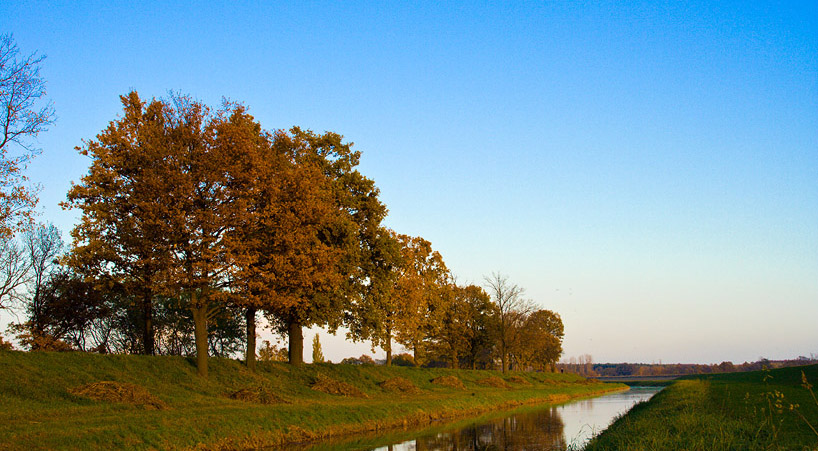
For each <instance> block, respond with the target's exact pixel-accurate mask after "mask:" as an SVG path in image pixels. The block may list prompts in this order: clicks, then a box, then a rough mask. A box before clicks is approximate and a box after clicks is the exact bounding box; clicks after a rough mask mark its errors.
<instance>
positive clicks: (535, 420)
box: [290, 387, 662, 451]
mask: <svg viewBox="0 0 818 451" xmlns="http://www.w3.org/2000/svg"><path fill="white" fill-rule="evenodd" d="M661 389H662V387H634V388H632V389H631V390H630V391H625V392H617V393H612V394H607V395H602V396H598V397H595V398H588V399H581V400H577V401H573V402H568V403H565V404H561V405H557V406H545V407H543V406H534V407H527V408H523V409H517V410H514V411H511V412H504V413H494V414H491V415H484V416H481V417H478V418H472V419H468V420H463V421H459V422H456V423H449V424H445V425H437V426H434V427H431V428H425V429H422V430H416V431H405V432H401V433H398V434H392V435H390V436H382V437H377V438H373V437H362V438H361V437H359V438H356V439H350V440H345V441H343V442H339V443H334V444H328V443H323V444H320V445H314V446H306V445H304V446H293V447H291V448H290V449H292V450H310V451H318V450H323V451H329V450H342V449H343V450H347V449H355V450H377V451H408V450H421V449H425V450H480V449H538V450H565V449H580V448H581V447H582V446H583V445H584V444H585V443H586V442H587V441H588V440H590V439H591V438H592V437H593V436H594V435H596V434H598V433H599V432H601V431H602V430H603V429H605V428H606V427H607V426H608V425H609V424H610V423H611V422H612V421H613V420H614V419H615V418H616V417H618V416H620V415H622V414H623V413H625V412H626V411H628V410H629V409H630V408H631V407H633V406H634V405H635V404H637V403H639V402H642V401H647V400H648V399H650V398H651V397H652V396H653V395H654V394H656V393H657V392H658V391H659V390H661Z"/></svg>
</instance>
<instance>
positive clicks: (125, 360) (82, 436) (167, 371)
mask: <svg viewBox="0 0 818 451" xmlns="http://www.w3.org/2000/svg"><path fill="white" fill-rule="evenodd" d="M441 377H446V378H448V379H449V380H453V379H451V378H456V379H458V380H459V381H460V382H461V383H462V384H463V386H462V387H450V386H447V385H443V384H439V383H433V382H432V381H433V380H436V379H437V380H440V379H439V378H441ZM512 377H513V379H512ZM396 378H401V384H402V385H405V386H409V385H413V386H414V387H416V389H417V390H411V391H407V392H405V393H403V392H401V391H395V390H394V389H391V388H390V384H384V383H385V382H387V381H390V380H393V381H394V380H396ZM487 378H497V379H500V380H504V381H507V382H508V387H507V388H506V387H494V386H486V385H484V384H482V383H481V382H484V381H485V380H486V379H487ZM103 381H113V382H117V383H118V384H121V386H126V387H132V386H135V387H139V388H140V389H144V390H145V391H146V392H147V393H149V394H150V396H151V397H153V398H156V399H157V400H159V401H161V402H162V403H163V405H164V408H163V409H146V408H144V406H142V405H139V404H138V403H129V402H127V399H128V398H127V397H121V396H120V397H118V398H116V399H113V400H111V401H104V400H103V401H100V400H94V399H92V397H89V396H87V393H86V392H84V391H81V390H80V391H78V390H77V387H88V386H89V385H91V384H95V383H98V382H103ZM521 381H525V382H521ZM129 384H130V385H129ZM316 384H319V385H320V384H328V385H330V386H333V387H344V390H327V391H330V392H331V393H326V392H324V391H319V390H316V389H314V388H315V386H316ZM384 385H386V387H384ZM622 388H624V386H623V385H621V384H603V383H599V382H593V381H588V380H585V379H583V378H581V377H579V376H575V375H571V374H553V373H513V376H512V375H503V374H501V373H499V372H494V371H470V370H448V369H429V368H406V367H384V366H370V365H363V366H357V365H333V364H317V365H303V366H301V367H292V366H290V365H286V364H278V363H261V364H260V365H259V368H258V370H257V372H255V373H251V372H249V371H247V369H246V368H245V367H244V366H243V365H242V364H241V363H240V362H236V361H233V360H228V359H212V360H211V362H210V377H209V378H207V379H202V378H199V377H198V376H196V369H195V367H194V365H193V362H192V361H191V360H188V359H185V358H182V357H146V356H123V355H108V356H105V355H96V354H84V353H39V352H38V353H23V352H13V351H11V352H0V404H2V406H3V409H0V448H2V449H26V450H35V449H60V448H72V449H102V448H105V449H110V448H129V449H187V448H198V449H236V448H259V447H265V446H277V445H282V444H284V443H288V442H302V441H312V440H324V439H328V438H333V437H339V436H346V435H350V434H356V433H363V432H371V431H386V430H390V429H394V428H400V427H410V426H423V425H426V424H429V423H431V422H434V421H439V420H447V419H455V418H460V417H465V416H471V415H477V414H480V413H483V412H488V411H491V410H496V409H500V408H513V407H517V406H522V405H527V404H535V403H546V402H550V403H556V402H564V401H566V400H568V399H571V398H574V397H581V396H589V395H592V394H595V393H602V392H606V391H611V390H617V389H622ZM333 393H335V394H333ZM348 393H351V394H352V395H349V396H347V394H348ZM237 394H241V396H239V395H237ZM358 394H361V395H363V396H359V395H358ZM353 395H354V396H353ZM123 399H124V400H125V401H123Z"/></svg>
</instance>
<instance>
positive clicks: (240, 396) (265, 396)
mask: <svg viewBox="0 0 818 451" xmlns="http://www.w3.org/2000/svg"><path fill="white" fill-rule="evenodd" d="M228 397H229V398H230V399H235V400H238V401H244V402H254V403H257V404H286V403H287V402H286V401H284V399H283V398H281V397H280V396H278V395H276V394H275V393H273V392H272V391H271V390H270V389H269V388H267V387H263V386H259V387H251V388H242V389H241V390H239V391H235V392H233V393H230V394H229V395H228Z"/></svg>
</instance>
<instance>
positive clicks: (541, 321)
mask: <svg viewBox="0 0 818 451" xmlns="http://www.w3.org/2000/svg"><path fill="white" fill-rule="evenodd" d="M563 335H564V329H563V324H562V319H561V318H560V316H559V314H557V313H555V312H552V311H551V310H536V311H534V312H531V313H530V314H529V315H528V317H527V318H526V319H525V322H524V323H523V326H522V331H521V337H520V338H521V339H520V343H519V346H518V347H517V349H516V351H515V354H516V355H517V356H518V357H519V358H520V361H521V363H522V364H524V365H529V366H532V367H534V368H537V369H539V370H545V369H546V368H549V369H550V370H551V371H554V368H555V366H556V363H557V360H559V358H560V356H561V355H562V338H563Z"/></svg>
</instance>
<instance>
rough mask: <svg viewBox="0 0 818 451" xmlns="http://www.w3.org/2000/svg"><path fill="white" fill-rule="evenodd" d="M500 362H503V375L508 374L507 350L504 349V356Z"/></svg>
mask: <svg viewBox="0 0 818 451" xmlns="http://www.w3.org/2000/svg"><path fill="white" fill-rule="evenodd" d="M500 360H502V362H503V373H508V353H506V350H505V349H503V355H502V356H500Z"/></svg>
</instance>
